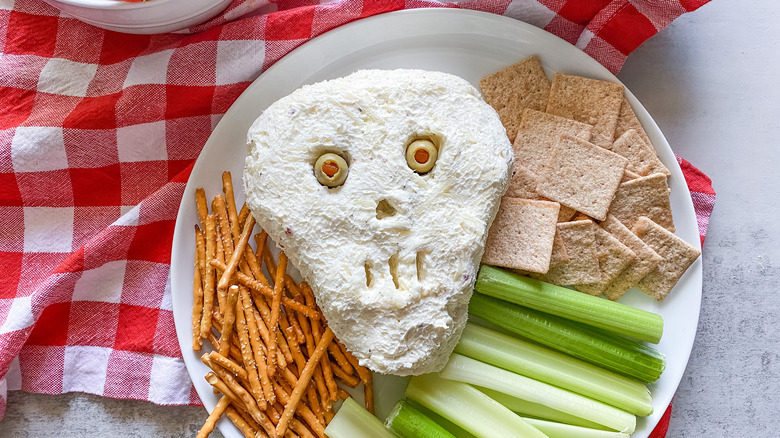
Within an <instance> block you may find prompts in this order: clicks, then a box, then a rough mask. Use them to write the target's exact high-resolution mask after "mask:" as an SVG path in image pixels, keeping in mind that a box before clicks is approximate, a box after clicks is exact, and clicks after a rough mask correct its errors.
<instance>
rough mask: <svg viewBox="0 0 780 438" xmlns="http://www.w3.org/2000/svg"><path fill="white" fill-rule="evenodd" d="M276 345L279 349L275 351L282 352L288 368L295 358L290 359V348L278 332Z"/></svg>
mask: <svg viewBox="0 0 780 438" xmlns="http://www.w3.org/2000/svg"><path fill="white" fill-rule="evenodd" d="M276 345H277V346H278V347H279V349H278V350H277V351H281V352H282V354H283V355H284V359H285V362H287V365H288V366H289V365H290V364H291V363H292V362H294V361H295V358H293V357H292V352H291V351H290V346H289V345H287V340H286V339H284V335H282V334H281V333H280V332H279V331H278V330H277V332H276Z"/></svg>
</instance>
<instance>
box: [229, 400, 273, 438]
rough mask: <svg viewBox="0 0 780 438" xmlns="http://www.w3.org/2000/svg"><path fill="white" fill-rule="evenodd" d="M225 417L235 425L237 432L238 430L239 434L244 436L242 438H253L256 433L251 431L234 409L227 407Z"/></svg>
mask: <svg viewBox="0 0 780 438" xmlns="http://www.w3.org/2000/svg"><path fill="white" fill-rule="evenodd" d="M225 415H227V417H228V418H229V419H230V421H232V422H233V424H235V425H236V427H237V428H238V430H240V431H241V433H242V434H244V438H255V436H256V435H255V433H256V431H255V430H254V429H252V427H251V426H250V425H249V423H247V422H246V421H244V419H243V418H242V417H241V415H240V414H239V413H238V412H236V410H235V409H233V408H232V407H228V408H227V409H226V410H225ZM266 436H268V435H266Z"/></svg>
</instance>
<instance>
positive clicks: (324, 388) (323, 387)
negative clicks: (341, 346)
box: [293, 290, 337, 421]
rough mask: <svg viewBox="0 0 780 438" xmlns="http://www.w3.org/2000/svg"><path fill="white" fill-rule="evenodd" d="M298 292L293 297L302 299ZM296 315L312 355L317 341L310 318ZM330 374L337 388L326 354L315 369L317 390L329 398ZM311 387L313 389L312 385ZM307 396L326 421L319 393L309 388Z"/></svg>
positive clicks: (313, 408)
mask: <svg viewBox="0 0 780 438" xmlns="http://www.w3.org/2000/svg"><path fill="white" fill-rule="evenodd" d="M297 294H298V295H297V296H296V291H295V290H293V297H294V298H296V299H299V300H302V299H303V296H301V295H300V291H297ZM296 316H297V317H298V323H299V324H300V326H301V330H302V331H303V335H304V337H305V338H306V351H307V356H311V355H312V353H314V347H315V345H316V342H315V341H314V335H313V334H312V332H311V326H310V325H309V320H308V319H306V317H305V316H304V315H303V314H301V313H297V314H296ZM328 376H330V380H331V381H332V382H333V387H334V388H336V387H337V386H336V381H335V380H333V372H332V371H331V369H330V360H329V359H328V356H327V355H325V356H324V357H323V358H322V360H321V361H320V363H319V364H318V365H317V369H316V370H314V383H315V385H316V390H317V391H318V392H319V393H320V394H322V397H325V398H327V395H326V394H327V393H328V392H330V388H331V387H330V384H326V380H327V379H328ZM309 388H310V389H312V388H311V386H310V387H309ZM307 396H308V397H309V403H310V404H311V408H312V410H313V411H314V413H315V414H317V418H319V419H320V421H325V417H323V416H322V407H321V406H320V404H319V402H318V401H317V394H316V393H315V392H314V391H313V390H312V391H308V390H307Z"/></svg>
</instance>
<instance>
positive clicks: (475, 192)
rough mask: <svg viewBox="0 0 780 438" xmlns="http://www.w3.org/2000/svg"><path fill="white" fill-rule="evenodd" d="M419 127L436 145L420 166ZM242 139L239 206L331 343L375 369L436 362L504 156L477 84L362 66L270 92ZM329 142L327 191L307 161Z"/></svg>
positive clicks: (508, 162) (448, 340)
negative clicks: (337, 166) (340, 168)
mask: <svg viewBox="0 0 780 438" xmlns="http://www.w3.org/2000/svg"><path fill="white" fill-rule="evenodd" d="M420 138H428V139H432V140H433V142H434V143H435V144H436V146H437V148H438V157H437V161H436V163H435V165H434V167H433V169H432V170H430V172H428V173H425V174H419V173H416V172H415V171H414V170H412V169H411V168H410V167H409V164H407V159H406V156H405V154H406V147H407V145H409V144H410V142H411V141H413V140H415V139H420ZM248 142H249V146H248V147H249V155H248V156H247V158H246V167H245V171H244V185H245V193H246V197H247V203H248V206H249V208H250V209H251V211H252V214H253V215H254V216H255V218H256V219H257V222H258V223H259V224H260V226H262V227H263V229H265V230H266V231H267V232H268V234H269V236H270V237H271V238H272V239H273V240H274V241H275V242H277V244H279V245H280V246H281V247H282V248H283V249H284V251H285V252H286V254H287V256H288V257H289V260H290V262H291V263H292V264H293V265H294V266H295V267H297V268H298V269H299V271H300V272H301V274H302V276H303V278H304V279H305V280H306V281H308V282H309V283H310V285H311V287H312V289H313V290H314V293H315V295H316V298H317V303H318V304H319V306H320V307H321V309H322V312H323V314H324V316H325V317H326V319H327V321H328V324H329V326H330V327H331V328H332V329H333V332H334V333H335V334H336V336H337V337H338V338H339V340H341V342H343V343H344V344H345V346H346V347H347V348H348V349H349V350H350V351H351V352H352V353H353V354H354V355H355V356H356V357H357V358H358V360H359V361H360V363H361V365H364V366H367V367H368V368H370V369H372V370H374V371H377V372H381V373H387V374H397V375H415V374H422V373H427V372H432V371H437V370H439V369H440V368H441V367H443V366H444V364H445V363H446V361H447V358H448V357H449V355H450V353H451V352H452V349H453V348H454V347H455V344H456V343H457V341H458V339H459V338H460V333H461V331H462V329H463V325H464V324H465V321H466V317H467V307H468V301H469V299H470V297H471V293H472V288H473V286H474V281H475V279H476V273H477V270H478V268H479V261H480V259H481V257H482V252H483V248H484V244H485V239H486V238H487V231H488V228H489V227H490V224H491V222H492V221H493V218H494V216H495V214H496V211H497V209H498V204H499V200H500V197H501V195H502V194H503V193H504V191H505V189H506V186H507V183H508V180H509V176H510V173H511V167H512V159H513V156H512V146H511V144H510V142H509V140H508V139H507V136H506V132H505V130H504V128H503V126H502V125H501V122H500V120H499V118H498V115H497V114H496V112H495V111H494V110H493V109H492V108H491V107H490V106H489V105H487V104H486V103H485V102H484V101H483V99H482V97H481V95H480V93H479V91H477V90H476V89H475V88H474V87H473V86H471V85H470V84H469V83H468V82H466V81H465V80H463V79H461V78H458V77H456V76H453V75H449V74H445V73H439V72H430V71H422V70H394V71H384V70H363V71H358V72H356V73H354V74H352V75H349V76H346V77H344V78H340V79H335V80H331V81H325V82H320V83H317V84H313V85H308V86H304V87H302V88H301V89H299V90H297V91H295V92H293V93H292V94H290V95H288V96H287V97H284V98H282V99H280V100H279V101H277V102H275V103H274V104H273V105H271V106H270V107H269V108H268V109H266V110H265V111H264V112H263V114H262V115H261V116H260V117H259V118H258V119H257V120H256V121H255V122H254V124H253V125H252V127H251V129H250V130H249V135H248ZM329 152H330V153H335V154H337V155H339V156H342V157H344V158H345V160H346V162H347V163H348V165H349V172H348V176H347V178H346V180H345V181H344V182H343V184H342V185H340V186H338V187H333V188H329V187H326V186H324V185H322V184H321V183H320V182H318V181H317V178H316V177H315V173H314V170H313V166H314V164H315V162H316V161H317V159H318V157H320V156H321V155H322V154H324V153H329Z"/></svg>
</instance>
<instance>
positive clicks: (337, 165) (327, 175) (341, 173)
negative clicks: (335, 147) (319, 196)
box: [314, 152, 349, 187]
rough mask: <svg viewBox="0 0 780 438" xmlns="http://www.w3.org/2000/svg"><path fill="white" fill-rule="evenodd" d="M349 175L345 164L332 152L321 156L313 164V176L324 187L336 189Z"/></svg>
mask: <svg viewBox="0 0 780 438" xmlns="http://www.w3.org/2000/svg"><path fill="white" fill-rule="evenodd" d="M347 174H349V166H348V165H347V162H346V161H345V160H344V159H343V158H341V156H339V155H336V154H334V153H332V152H328V153H325V154H322V155H321V156H320V157H319V158H318V159H317V162H316V163H314V175H315V176H316V177H317V181H319V182H320V184H322V185H324V186H325V187H338V186H340V185H342V184H344V181H346V179H347Z"/></svg>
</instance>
